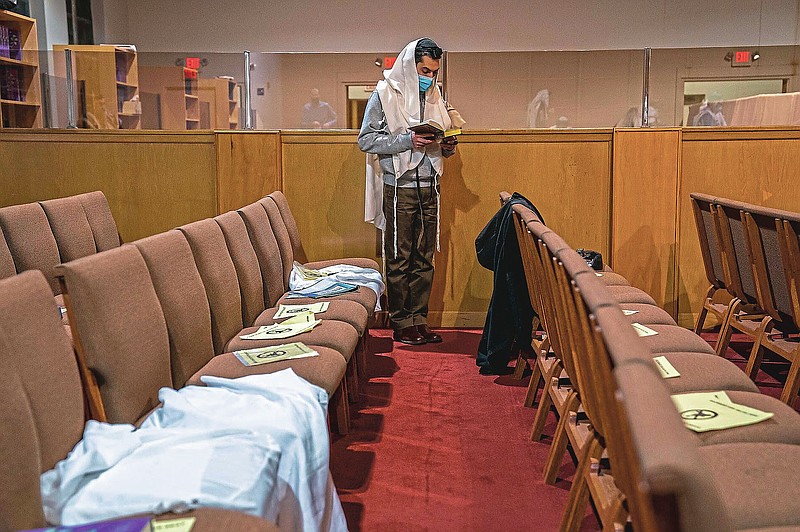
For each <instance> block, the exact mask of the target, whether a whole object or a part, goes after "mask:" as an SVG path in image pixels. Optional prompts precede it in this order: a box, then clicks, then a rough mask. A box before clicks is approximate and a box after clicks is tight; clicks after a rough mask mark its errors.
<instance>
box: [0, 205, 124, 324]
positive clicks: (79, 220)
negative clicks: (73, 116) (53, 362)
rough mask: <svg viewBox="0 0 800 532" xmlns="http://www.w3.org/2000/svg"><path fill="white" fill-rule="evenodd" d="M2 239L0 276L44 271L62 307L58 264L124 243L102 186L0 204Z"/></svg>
mask: <svg viewBox="0 0 800 532" xmlns="http://www.w3.org/2000/svg"><path fill="white" fill-rule="evenodd" d="M0 240H2V241H1V242H0V278H3V277H9V276H11V275H14V274H15V273H22V272H24V271H27V270H40V271H42V272H43V273H44V274H45V277H46V278H47V279H48V282H49V283H50V287H51V289H52V290H53V294H54V295H55V297H56V301H57V302H58V304H59V306H60V307H62V308H63V306H64V304H63V300H62V298H61V288H60V287H59V285H58V282H57V281H56V279H55V267H56V266H57V265H58V264H60V263H62V262H69V261H71V260H74V259H77V258H80V257H84V256H86V255H92V254H94V253H99V252H101V251H105V250H107V249H112V248H115V247H118V246H119V245H120V237H119V233H118V232H117V225H116V223H115V222H114V217H113V215H112V214H111V209H110V208H109V206H108V201H107V200H106V197H105V195H104V194H103V193H102V192H100V191H95V192H87V193H85V194H78V195H77V196H69V197H66V198H57V199H51V200H47V201H40V202H36V203H26V204H22V205H12V206H9V207H3V208H0ZM64 324H65V325H66V317H65V320H64ZM67 330H69V329H67Z"/></svg>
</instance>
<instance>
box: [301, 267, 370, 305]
mask: <svg viewBox="0 0 800 532" xmlns="http://www.w3.org/2000/svg"><path fill="white" fill-rule="evenodd" d="M307 271H308V270H307V269H306V268H305V267H303V266H302V265H300V264H297V263H295V266H293V267H292V273H291V274H290V275H289V289H290V290H291V291H293V292H298V291H302V290H304V289H307V288H309V287H310V286H312V285H315V283H316V286H320V287H321V286H323V285H321V284H319V283H322V282H325V281H327V282H329V283H332V282H333V281H339V282H342V283H349V284H355V285H359V286H366V287H367V288H369V289H371V290H372V291H373V292H375V294H377V296H378V302H377V303H376V304H375V310H380V300H381V294H383V292H384V291H385V290H386V285H385V284H384V283H383V277H382V276H381V272H379V271H378V270H373V269H372V268H361V267H359V266H352V265H350V264H335V265H333V266H327V267H325V268H320V269H319V270H315V271H316V272H319V273H322V274H326V276H325V277H322V278H320V279H309V278H308V275H307Z"/></svg>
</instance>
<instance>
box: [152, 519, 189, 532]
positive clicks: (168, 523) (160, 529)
mask: <svg viewBox="0 0 800 532" xmlns="http://www.w3.org/2000/svg"><path fill="white" fill-rule="evenodd" d="M196 520H197V518H196V517H181V518H179V519H166V520H161V521H156V520H153V521H152V522H151V530H152V532H189V531H190V530H191V529H192V527H193V526H194V522H195V521H196Z"/></svg>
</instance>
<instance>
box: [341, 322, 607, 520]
mask: <svg viewBox="0 0 800 532" xmlns="http://www.w3.org/2000/svg"><path fill="white" fill-rule="evenodd" d="M440 332H441V334H442V336H443V337H444V342H443V343H442V344H438V345H437V344H428V345H423V346H418V347H411V346H402V347H399V346H400V345H401V344H394V349H393V342H392V340H391V331H387V330H374V331H372V338H371V342H370V352H371V354H370V355H369V367H370V375H371V377H372V378H371V379H370V381H369V383H367V384H366V385H365V386H364V387H363V389H362V393H363V397H362V401H361V403H359V404H355V405H353V420H352V425H353V427H352V432H351V433H350V434H349V435H347V436H345V437H340V438H338V439H334V441H333V443H332V451H331V452H332V456H331V467H332V473H333V478H334V481H335V483H336V486H337V487H338V489H339V494H340V497H341V500H342V504H343V506H344V509H345V513H346V514H347V520H348V524H349V527H350V530H351V531H358V530H368V531H371V530H380V531H392V530H404V531H405V530H431V531H436V530H442V531H445V530H446V531H452V530H476V531H478V530H479V531H491V530H504V531H506V530H557V528H558V525H559V523H560V519H561V511H562V509H563V507H564V505H565V503H566V499H567V494H568V490H569V487H570V482H569V480H568V479H570V478H571V475H572V473H573V471H574V467H573V465H572V461H571V459H570V458H569V457H567V458H565V460H564V465H563V467H562V470H561V475H560V477H561V478H562V479H567V480H560V481H559V483H558V484H557V485H556V486H548V485H546V484H544V482H543V481H542V467H543V465H544V462H545V459H546V457H547V452H548V450H549V440H548V439H545V440H544V441H542V442H531V441H530V439H529V432H530V427H531V423H532V421H533V417H534V413H535V410H534V409H526V408H524V407H523V406H522V401H523V399H524V397H525V391H526V386H527V382H528V379H527V378H525V379H524V380H523V381H521V382H520V381H515V380H513V379H512V378H511V377H510V376H507V377H506V376H504V377H497V376H482V375H479V374H478V371H477V367H476V366H475V360H474V358H475V352H476V350H477V345H478V341H479V340H480V331H479V330H442V331H440ZM554 428H555V417H553V415H552V414H551V421H550V424H549V426H548V427H547V429H546V430H545V434H547V435H550V434H552V433H553V429H554ZM584 528H585V529H586V530H597V529H598V525H597V521H596V519H595V517H594V515H593V514H592V513H591V510H588V509H587V514H586V519H585V520H584Z"/></svg>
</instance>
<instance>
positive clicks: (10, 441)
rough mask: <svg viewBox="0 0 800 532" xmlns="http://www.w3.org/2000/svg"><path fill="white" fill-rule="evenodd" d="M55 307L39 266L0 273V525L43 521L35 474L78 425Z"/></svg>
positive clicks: (213, 513)
mask: <svg viewBox="0 0 800 532" xmlns="http://www.w3.org/2000/svg"><path fill="white" fill-rule="evenodd" d="M57 310H58V309H57V307H56V303H55V301H54V300H53V294H52V290H51V288H50V286H48V282H47V281H46V279H45V277H44V276H43V274H42V273H41V272H38V271H28V272H25V273H22V274H19V275H16V276H12V277H9V278H6V279H2V280H0V375H2V377H1V378H2V381H3V386H2V387H3V399H4V400H3V403H2V406H0V475H2V479H3V481H2V482H0V529H2V530H6V529H8V530H20V529H29V528H37V527H45V526H48V523H47V522H46V521H45V517H44V514H43V511H42V500H41V491H40V483H39V478H40V475H41V474H42V473H43V472H45V471H47V470H49V469H52V468H53V466H54V465H55V464H56V463H57V462H58V461H60V460H62V459H64V458H66V456H67V454H68V453H69V452H70V451H71V450H72V449H73V447H74V446H75V444H76V443H77V442H78V441H79V440H80V438H81V436H82V433H83V428H84V421H85V418H84V398H83V391H82V387H81V380H80V376H79V374H78V368H77V366H76V364H75V357H74V355H73V351H72V345H71V343H70V339H69V338H68V337H67V335H66V333H65V332H64V328H63V327H62V326H61V325H60V322H59V319H58V314H57ZM189 516H193V517H196V518H197V521H196V522H195V525H194V527H193V529H192V530H195V531H203V532H212V531H213V532H216V531H219V530H237V531H238V530H242V531H277V530H278V528H277V527H276V526H275V525H274V524H272V523H269V522H267V521H264V520H262V519H259V518H257V517H254V516H250V515H245V514H241V513H238V512H233V511H228V510H221V509H216V508H201V509H198V510H196V511H193V512H189V513H188V514H181V517H189ZM169 517H170V516H168V515H165V516H160V517H159V519H161V518H169ZM172 517H175V516H172Z"/></svg>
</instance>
